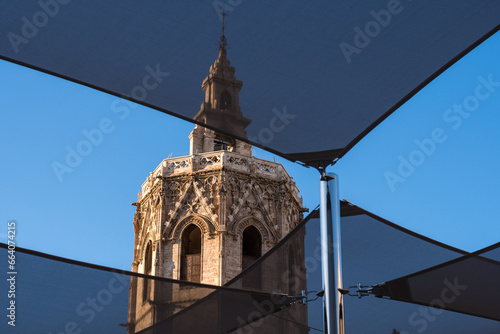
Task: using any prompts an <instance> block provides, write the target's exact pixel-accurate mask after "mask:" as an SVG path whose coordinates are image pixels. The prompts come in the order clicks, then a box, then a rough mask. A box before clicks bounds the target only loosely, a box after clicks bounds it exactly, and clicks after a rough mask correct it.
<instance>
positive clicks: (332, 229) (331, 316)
mask: <svg viewBox="0 0 500 334" xmlns="http://www.w3.org/2000/svg"><path fill="white" fill-rule="evenodd" d="M320 196H321V199H320V228H321V264H322V266H321V267H322V274H323V287H324V297H323V301H324V310H325V312H324V322H325V333H328V334H344V333H345V330H344V303H343V295H342V294H341V293H340V292H339V289H340V288H342V254H341V242H340V202H339V192H338V176H337V175H336V174H333V173H328V174H327V173H325V171H324V170H323V171H322V174H321V178H320Z"/></svg>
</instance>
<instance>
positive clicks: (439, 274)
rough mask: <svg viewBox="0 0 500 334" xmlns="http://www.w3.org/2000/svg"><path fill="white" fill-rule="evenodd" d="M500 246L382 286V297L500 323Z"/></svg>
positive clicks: (436, 310)
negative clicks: (499, 284) (498, 285)
mask: <svg viewBox="0 0 500 334" xmlns="http://www.w3.org/2000/svg"><path fill="white" fill-rule="evenodd" d="M499 250H500V243H499V244H495V245H493V246H490V247H487V248H485V249H483V250H480V251H478V252H474V253H472V254H469V255H465V256H463V257H460V258H458V259H455V260H452V261H449V262H446V263H443V264H440V265H437V266H435V267H432V268H428V269H425V270H423V271H420V272H417V273H414V274H410V275H408V276H405V277H401V278H398V279H395V280H391V281H389V282H386V283H383V284H381V286H380V287H381V288H382V290H381V291H380V292H381V293H380V297H388V298H391V299H394V300H400V301H405V302H411V303H416V304H422V305H427V306H432V307H434V308H436V309H435V310H434V311H433V313H434V314H439V313H441V312H442V310H452V311H457V312H462V313H466V314H471V315H475V316H480V317H485V318H489V319H494V320H499V321H500V308H499V306H500V302H499V297H500V293H499V290H498V288H496V285H497V284H498V279H499V278H500V256H499V255H500V252H499Z"/></svg>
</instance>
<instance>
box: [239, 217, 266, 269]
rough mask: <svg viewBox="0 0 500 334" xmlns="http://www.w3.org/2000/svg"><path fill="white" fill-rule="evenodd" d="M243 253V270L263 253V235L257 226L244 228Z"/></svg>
mask: <svg viewBox="0 0 500 334" xmlns="http://www.w3.org/2000/svg"><path fill="white" fill-rule="evenodd" d="M242 254H243V258H242V270H245V269H246V268H248V267H249V266H250V265H251V264H252V263H254V262H255V261H256V260H257V259H258V258H259V257H260V256H261V255H262V236H261V235H260V232H259V230H257V228H255V226H248V227H247V228H246V229H245V230H243V242H242Z"/></svg>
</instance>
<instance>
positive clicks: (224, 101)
mask: <svg viewBox="0 0 500 334" xmlns="http://www.w3.org/2000/svg"><path fill="white" fill-rule="evenodd" d="M230 108H231V94H229V92H228V91H227V90H224V91H223V92H222V93H221V94H220V109H221V110H227V109H230Z"/></svg>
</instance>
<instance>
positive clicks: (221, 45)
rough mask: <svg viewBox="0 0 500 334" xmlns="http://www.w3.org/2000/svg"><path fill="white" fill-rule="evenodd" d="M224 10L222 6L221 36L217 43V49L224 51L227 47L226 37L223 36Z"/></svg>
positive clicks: (224, 25) (224, 27)
mask: <svg viewBox="0 0 500 334" xmlns="http://www.w3.org/2000/svg"><path fill="white" fill-rule="evenodd" d="M226 16H227V13H226V8H225V6H224V9H223V10H222V35H221V36H220V42H219V49H224V50H225V49H226V46H227V39H226V36H225V35H224V31H225V29H226Z"/></svg>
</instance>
